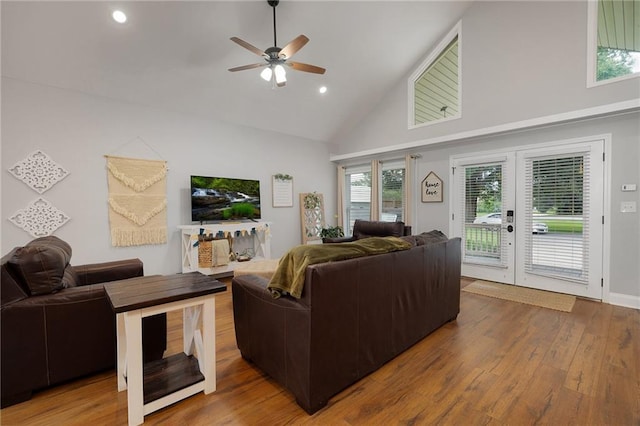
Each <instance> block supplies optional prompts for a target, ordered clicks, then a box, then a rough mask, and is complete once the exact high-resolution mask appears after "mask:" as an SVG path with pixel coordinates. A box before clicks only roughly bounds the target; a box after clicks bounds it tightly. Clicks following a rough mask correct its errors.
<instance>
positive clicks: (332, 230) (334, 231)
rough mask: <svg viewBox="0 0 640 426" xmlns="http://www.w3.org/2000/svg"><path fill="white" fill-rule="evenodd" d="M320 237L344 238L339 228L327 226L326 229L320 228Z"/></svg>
mask: <svg viewBox="0 0 640 426" xmlns="http://www.w3.org/2000/svg"><path fill="white" fill-rule="evenodd" d="M320 236H321V237H322V238H340V237H344V231H343V230H342V227H341V226H329V227H327V228H322V230H321V231H320Z"/></svg>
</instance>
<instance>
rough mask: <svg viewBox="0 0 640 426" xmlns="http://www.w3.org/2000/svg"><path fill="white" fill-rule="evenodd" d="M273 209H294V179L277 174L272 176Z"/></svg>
mask: <svg viewBox="0 0 640 426" xmlns="http://www.w3.org/2000/svg"><path fill="white" fill-rule="evenodd" d="M271 188H272V195H273V198H272V199H273V207H293V177H291V176H290V175H284V174H277V175H274V176H272V180H271Z"/></svg>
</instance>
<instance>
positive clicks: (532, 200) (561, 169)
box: [524, 153, 590, 285]
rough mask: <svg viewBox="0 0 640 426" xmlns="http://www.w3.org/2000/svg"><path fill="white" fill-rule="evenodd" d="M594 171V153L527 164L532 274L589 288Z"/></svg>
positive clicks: (528, 254) (531, 160) (527, 241)
mask: <svg viewBox="0 0 640 426" xmlns="http://www.w3.org/2000/svg"><path fill="white" fill-rule="evenodd" d="M589 167H590V155H589V153H577V154H576V153H574V154H567V155H564V156H556V157H553V158H550V157H536V158H527V159H526V160H525V179H526V181H525V182H526V186H525V198H526V201H525V212H524V214H525V215H526V216H525V221H524V223H525V226H526V230H527V232H526V238H525V265H524V267H525V271H526V272H528V273H533V274H538V275H544V276H548V277H553V278H560V279H565V280H570V281H573V282H577V283H581V284H585V285H586V284H588V280H589V258H588V254H589V250H588V247H589V220H588V219H589V218H588V215H589V201H590V200H589V191H587V189H588V188H589ZM535 223H544V224H546V225H547V226H548V228H549V232H548V233H546V234H533V232H532V230H533V228H534V224H535Z"/></svg>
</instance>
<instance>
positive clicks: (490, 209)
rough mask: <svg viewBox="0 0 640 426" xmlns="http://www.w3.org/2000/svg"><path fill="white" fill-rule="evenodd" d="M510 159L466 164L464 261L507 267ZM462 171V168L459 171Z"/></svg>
mask: <svg viewBox="0 0 640 426" xmlns="http://www.w3.org/2000/svg"><path fill="white" fill-rule="evenodd" d="M506 167H507V166H506V163H493V164H481V165H464V166H461V167H460V172H461V173H463V176H464V181H463V182H462V184H461V185H460V186H459V188H458V203H457V204H458V205H459V206H461V210H460V211H462V212H464V213H463V214H464V217H463V218H462V221H461V222H462V226H463V229H462V233H461V235H462V242H463V247H464V255H463V256H464V262H466V263H475V264H482V265H490V266H498V267H507V266H508V264H509V255H508V249H507V244H505V243H504V242H505V241H506V232H507V231H506V229H503V226H502V221H503V218H505V217H506V211H505V209H504V207H503V203H502V194H503V191H504V185H505V184H506V182H505V180H504V176H506ZM456 173H458V171H456Z"/></svg>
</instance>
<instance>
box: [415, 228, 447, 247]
mask: <svg viewBox="0 0 640 426" xmlns="http://www.w3.org/2000/svg"><path fill="white" fill-rule="evenodd" d="M414 237H415V239H416V244H417V245H419V246H423V245H427V244H433V243H439V242H441V241H447V240H448V238H447V236H446V235H445V234H444V233H443V232H442V231H438V230H436V229H434V230H433V231H429V232H423V233H422V234H419V235H414Z"/></svg>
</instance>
